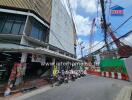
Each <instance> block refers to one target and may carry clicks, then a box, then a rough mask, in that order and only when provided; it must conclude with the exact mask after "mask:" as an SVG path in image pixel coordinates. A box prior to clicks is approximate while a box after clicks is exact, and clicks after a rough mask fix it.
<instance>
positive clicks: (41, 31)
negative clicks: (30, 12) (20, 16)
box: [30, 18, 48, 42]
mask: <svg viewBox="0 0 132 100" xmlns="http://www.w3.org/2000/svg"><path fill="white" fill-rule="evenodd" d="M30 20H31V23H32V30H31V36H32V37H33V38H35V39H38V40H41V41H44V42H46V37H48V35H47V28H46V27H45V26H44V25H42V24H41V23H40V22H38V21H37V20H35V19H33V18H31V19H30Z"/></svg>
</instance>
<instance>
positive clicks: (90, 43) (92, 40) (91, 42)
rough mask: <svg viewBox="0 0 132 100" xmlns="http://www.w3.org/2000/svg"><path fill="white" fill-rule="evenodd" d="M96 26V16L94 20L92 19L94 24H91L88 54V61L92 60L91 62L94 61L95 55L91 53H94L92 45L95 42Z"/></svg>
mask: <svg viewBox="0 0 132 100" xmlns="http://www.w3.org/2000/svg"><path fill="white" fill-rule="evenodd" d="M95 26H96V23H95V18H94V19H93V21H92V26H91V30H90V38H89V48H88V50H89V55H88V57H87V62H90V63H92V64H93V63H94V59H93V58H94V57H93V55H91V53H92V46H93V42H94V39H93V38H94V36H93V35H94V31H95Z"/></svg>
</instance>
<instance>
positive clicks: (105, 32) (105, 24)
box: [100, 0, 110, 51]
mask: <svg viewBox="0 0 132 100" xmlns="http://www.w3.org/2000/svg"><path fill="white" fill-rule="evenodd" d="M104 3H105V2H104V0H100V4H101V9H102V18H101V22H102V21H103V25H102V27H104V38H105V40H104V41H105V44H106V48H107V50H108V51H109V50H110V48H109V45H108V41H107V23H106V18H105V8H104Z"/></svg>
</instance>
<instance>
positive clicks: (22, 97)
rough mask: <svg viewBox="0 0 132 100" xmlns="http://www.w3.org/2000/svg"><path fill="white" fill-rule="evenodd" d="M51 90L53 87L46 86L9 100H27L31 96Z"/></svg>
mask: <svg viewBox="0 0 132 100" xmlns="http://www.w3.org/2000/svg"><path fill="white" fill-rule="evenodd" d="M51 88H53V87H51V86H50V85H47V86H45V87H42V88H39V89H36V90H34V91H31V92H29V93H26V94H23V95H22V96H18V97H17V98H15V97H13V98H11V99H10V100H24V99H27V98H29V97H31V96H34V95H37V94H40V93H42V92H45V91H47V90H50V89H51Z"/></svg>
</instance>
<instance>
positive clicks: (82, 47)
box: [79, 42, 85, 61]
mask: <svg viewBox="0 0 132 100" xmlns="http://www.w3.org/2000/svg"><path fill="white" fill-rule="evenodd" d="M82 44H83V42H81V43H79V45H80V47H81V56H82V60H83V61H84V58H83V49H84V48H85V47H84V46H82Z"/></svg>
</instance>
